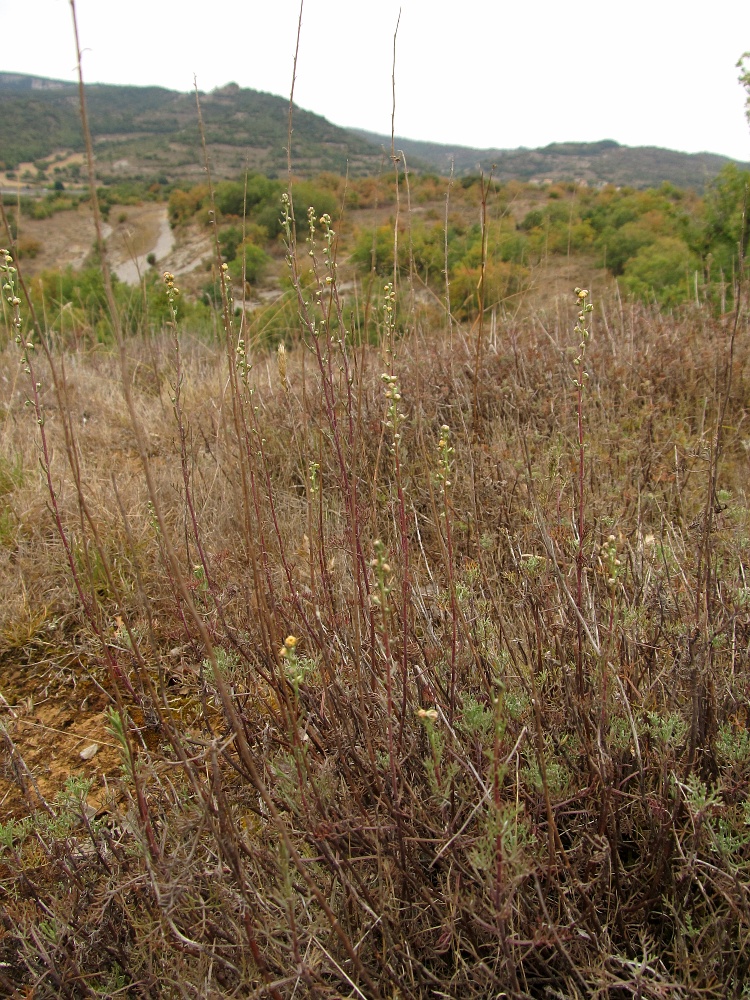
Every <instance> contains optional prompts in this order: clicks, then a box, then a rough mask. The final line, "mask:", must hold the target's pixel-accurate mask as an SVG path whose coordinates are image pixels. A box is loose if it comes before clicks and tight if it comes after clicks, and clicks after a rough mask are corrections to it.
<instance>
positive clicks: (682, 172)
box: [352, 129, 750, 190]
mask: <svg viewBox="0 0 750 1000" xmlns="http://www.w3.org/2000/svg"><path fill="white" fill-rule="evenodd" d="M352 132H353V134H354V135H356V136H358V137H359V138H361V139H366V140H367V141H368V142H371V143H373V144H374V145H378V146H381V147H382V148H384V149H386V150H387V151H388V152H389V153H390V149H391V138H390V136H384V135H377V134H376V133H374V132H365V131H363V130H361V129H352ZM396 149H399V150H403V152H404V154H405V156H406V158H407V162H408V163H409V164H411V162H412V161H416V162H420V163H422V164H426V165H429V167H430V168H431V169H432V170H436V171H438V172H439V173H442V174H447V173H449V172H450V169H451V163H452V164H453V171H454V173H455V174H456V175H457V176H459V177H461V176H466V175H469V174H477V173H479V171H480V170H483V171H484V172H485V173H489V171H490V170H492V174H493V176H494V177H496V178H497V179H498V180H500V181H508V180H521V181H535V182H537V183H542V182H544V181H553V182H556V181H586V182H587V183H588V184H591V185H600V184H616V185H623V186H624V185H628V186H630V187H637V188H646V187H658V186H659V185H660V184H662V183H663V182H664V181H669V182H670V183H671V184H675V185H676V186H677V187H686V188H694V189H696V190H702V188H703V187H704V186H705V185H706V183H707V182H708V181H710V180H711V179H712V178H714V177H716V176H717V174H718V173H719V172H720V171H721V169H722V167H725V166H726V165H727V164H728V163H731V162H733V161H732V160H730V159H729V158H727V157H726V156H719V155H717V154H715V153H678V152H676V151H675V150H671V149H659V148H658V147H656V146H621V145H620V144H619V143H617V142H615V141H614V140H612V139H604V140H602V141H601V142H556V143H552V144H551V145H549V146H544V147H543V148H541V149H473V148H470V147H467V146H450V145H441V144H440V143H435V142H419V141H416V140H413V139H404V138H401V137H397V138H396ZM739 165H740V166H741V167H742V168H743V169H750V164H747V163H743V164H739Z"/></svg>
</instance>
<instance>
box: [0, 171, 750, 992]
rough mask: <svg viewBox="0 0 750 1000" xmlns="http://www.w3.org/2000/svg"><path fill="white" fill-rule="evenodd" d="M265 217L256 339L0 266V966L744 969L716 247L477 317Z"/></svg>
mask: <svg viewBox="0 0 750 1000" xmlns="http://www.w3.org/2000/svg"><path fill="white" fill-rule="evenodd" d="M92 187H93V184H92ZM285 197H286V196H285ZM290 212H291V205H290V203H289V201H284V203H283V206H282V217H283V229H284V237H285V241H286V247H287V264H286V266H287V267H288V272H289V276H290V286H289V287H290V292H288V293H287V295H286V296H285V299H284V301H285V303H286V306H285V311H284V312H281V313H279V314H278V317H277V325H276V327H275V332H276V333H277V334H278V333H279V331H281V332H282V333H283V335H284V337H283V340H282V341H281V342H280V345H281V346H280V347H279V349H278V350H277V351H270V350H269V349H268V348H267V347H264V346H263V344H262V343H256V342H255V341H253V340H252V338H251V336H250V331H251V330H252V329H255V328H254V327H252V325H248V324H249V323H250V320H248V319H247V317H246V316H245V315H244V313H243V312H242V311H241V310H240V311H239V312H238V313H235V309H234V304H233V303H232V302H231V300H230V293H231V289H230V285H229V283H228V280H227V265H226V264H225V265H223V266H221V265H219V260H220V258H218V259H217V267H216V273H217V275H221V277H220V279H219V280H220V293H221V295H220V299H221V309H222V313H223V324H222V326H221V329H220V333H219V334H218V335H217V336H214V337H213V338H211V337H210V336H209V335H208V334H204V335H201V336H198V335H196V333H195V331H194V330H192V329H190V327H189V325H188V324H187V323H186V322H185V321H183V320H181V318H180V301H181V300H180V296H179V294H178V291H177V289H176V288H175V280H174V278H173V276H172V275H169V274H168V275H165V288H164V292H163V295H164V296H165V297H164V298H162V302H161V305H162V310H163V312H162V315H165V316H167V317H168V320H167V322H165V323H164V324H163V328H162V330H161V331H160V332H159V333H157V334H153V333H152V332H151V328H150V325H149V324H148V323H147V321H146V319H143V320H142V321H139V322H141V326H140V332H139V333H136V334H135V335H129V334H128V335H126V334H125V333H123V326H124V323H123V319H122V316H121V314H120V311H119V310H118V308H117V300H116V298H115V295H114V294H113V293H112V290H111V286H109V283H108V280H107V274H106V262H105V265H104V280H103V290H104V294H105V295H106V297H107V300H108V302H109V307H110V338H111V341H112V342H113V346H111V347H104V346H101V345H100V346H98V347H91V346H90V341H88V340H86V339H81V340H79V341H77V342H76V343H70V342H66V341H65V340H64V339H63V338H62V337H61V336H60V334H59V330H58V332H57V333H56V332H55V331H54V330H53V329H52V327H48V326H47V325H46V323H45V319H44V313H43V312H42V311H41V310H38V311H35V310H34V302H35V300H34V297H33V296H29V297H28V298H27V297H26V296H25V294H24V287H23V282H22V281H21V279H22V274H21V273H19V272H18V271H16V270H15V269H14V268H15V263H14V262H13V261H12V260H11V255H10V254H6V253H4V254H3V256H2V258H1V259H0V265H1V266H2V267H3V278H4V287H3V299H2V301H3V317H4V322H5V329H6V330H7V337H6V343H5V346H4V348H3V351H2V354H1V355H0V385H1V387H2V398H1V400H0V402H1V405H2V410H1V411H0V414H1V422H0V443H1V449H0V585H1V586H2V589H3V594H4V602H3V605H2V609H0V663H2V668H3V669H2V683H1V684H0V694H1V695H2V698H1V699H0V766H1V767H2V772H0V821H1V822H0V886H1V887H2V896H0V990H2V991H4V992H5V994H6V995H8V996H11V997H14V998H19V1000H20V998H22V997H32V996H33V997H35V998H52V997H65V998H71V1000H73V998H78V997H97V996H100V997H101V996H105V997H115V996H127V997H143V998H153V997H165V998H167V997H169V998H171V997H175V998H177V997H179V998H191V997H195V998H204V997H205V998H220V997H232V996H236V997H272V998H274V1000H280V998H284V1000H286V998H289V1000H292V998H294V997H297V996H302V995H308V996H311V997H317V998H321V1000H322V998H324V997H330V998H338V997H347V998H348V997H351V998H354V997H359V998H367V1000H375V998H380V997H382V998H385V997H389V998H390V997H400V998H412V997H413V998H418V997H425V998H427V997H455V998H459V997H460V998H462V1000H463V998H471V997H476V998H486V997H499V996H507V997H514V998H523V997H559V998H569V997H576V998H578V997H580V998H583V997H602V998H603V997H608V998H615V1000H620V998H623V1000H624V998H626V997H639V998H652V1000H662V998H688V997H696V996H700V997H707V998H710V997H716V998H719V997H726V996H730V997H735V998H740V997H746V996H747V995H748V992H747V988H746V986H745V983H746V981H747V979H748V961H749V954H748V934H749V933H750V889H749V886H748V881H749V876H750V832H749V828H750V809H749V808H748V805H747V800H748V781H749V780H750V779H749V777H748V776H749V774H750V771H749V769H748V764H750V732H748V722H749V718H748V708H747V705H748V680H749V678H748V652H749V651H750V585H748V582H747V579H746V569H745V565H744V563H745V561H746V559H747V552H748V538H749V536H750V504H748V497H747V463H748V440H747V439H746V437H745V435H746V430H745V421H746V413H747V410H746V407H747V400H748V397H749V394H750V354H749V352H748V332H749V331H748V313H747V310H746V308H745V307H744V305H743V303H744V298H743V295H741V294H740V292H741V290H742V289H741V285H742V279H741V277H738V279H737V284H736V286H735V288H734V293H733V296H732V301H733V303H734V309H733V311H732V312H731V314H728V315H725V316H723V317H719V318H717V317H716V314H715V311H712V310H711V306H710V305H709V304H703V305H699V304H695V305H685V306H682V307H680V309H679V310H675V311H673V312H672V313H669V314H668V313H666V312H660V311H658V310H657V309H656V308H655V307H654V308H648V307H646V306H643V305H638V304H625V303H623V301H622V300H621V299H620V298H619V296H618V295H617V294H616V292H615V293H612V294H611V295H609V296H608V297H607V298H606V300H605V299H604V298H601V299H600V300H598V301H594V302H593V306H594V308H593V311H591V310H590V308H589V306H590V304H591V296H590V295H589V293H588V292H583V291H581V290H580V289H577V290H576V291H577V295H574V294H570V295H569V296H568V297H566V298H565V299H562V300H560V299H558V300H556V301H555V302H554V308H551V309H546V308H545V309H543V308H541V307H537V308H534V307H533V305H531V304H528V307H527V308H526V309H525V310H523V311H519V312H517V313H515V314H510V313H506V312H504V311H503V309H502V307H500V308H497V309H495V310H494V311H492V313H491V315H490V314H489V313H488V312H487V310H485V308H484V307H485V305H486V301H485V298H484V293H485V277H486V272H487V267H486V264H487V261H486V258H485V257H484V256H481V259H480V260H479V262H478V265H477V266H478V273H479V275H480V281H479V284H478V285H477V286H475V288H476V298H477V303H478V307H479V310H478V313H476V314H475V316H474V317H472V316H469V317H468V318H467V320H466V322H463V323H462V322H458V321H457V320H456V318H455V317H453V316H450V315H446V314H445V312H444V311H443V310H442V309H441V307H440V297H439V295H429V296H428V295H423V294H418V291H419V289H417V288H416V287H415V285H414V283H413V282H414V274H413V269H410V274H411V278H412V283H410V282H409V280H408V279H405V280H403V282H402V286H401V287H400V288H399V289H397V290H396V291H394V289H393V286H392V285H391V284H390V283H389V282H384V281H383V280H382V279H380V278H377V279H374V280H372V281H371V282H370V283H369V284H367V283H365V286H364V287H363V286H362V285H361V284H358V283H357V282H356V281H354V282H353V284H352V286H351V287H349V288H347V290H346V295H347V296H348V298H347V299H346V300H345V299H344V298H343V296H344V290H343V289H341V288H340V285H339V281H338V277H337V268H336V261H335V256H336V237H335V234H334V233H333V231H332V230H331V228H330V227H331V222H330V219H329V218H328V217H327V216H326V215H323V217H321V218H320V219H318V218H316V217H315V213H314V212H313V213H311V214H310V216H309V217H308V222H309V224H310V227H312V228H313V229H314V231H311V232H310V235H309V237H308V238H307V242H306V241H305V229H306V227H305V224H304V208H303V206H301V205H298V206H297V224H296V227H295V223H294V220H293V217H292V216H291V215H290V214H289V213H290ZM297 230H298V231H299V245H298V242H297V239H298V238H297ZM396 232H398V229H397V230H396ZM7 233H8V236H9V235H10V230H9V229H8V230H7ZM8 242H9V243H10V240H9V241H8ZM480 243H481V246H482V247H484V246H486V240H485V239H484V234H482V239H481V241H480ZM220 249H221V248H220V246H217V250H218V251H219V252H220ZM481 253H482V255H484V253H485V251H484V250H482V251H481ZM394 257H395V259H396V260H398V253H394ZM740 263H741V255H740ZM567 266H570V261H569V260H568V262H567ZM739 274H740V275H741V269H740V271H739ZM746 291H747V290H746V289H745V292H746ZM446 295H447V298H448V301H450V295H449V294H448V292H446ZM696 297H697V295H696ZM144 299H145V291H144ZM352 299H353V300H354V301H355V303H356V308H349V303H350V302H351V300H352ZM486 312H487V314H485V313H486ZM133 315H135V314H133ZM151 315H152V318H153V313H152V314H151ZM187 315H189V313H187ZM353 320H356V322H353ZM137 325H138V324H137V323H136V326H137ZM362 331H365V333H366V335H364V334H363V333H362ZM87 345H89V346H87ZM19 361H20V365H19Z"/></svg>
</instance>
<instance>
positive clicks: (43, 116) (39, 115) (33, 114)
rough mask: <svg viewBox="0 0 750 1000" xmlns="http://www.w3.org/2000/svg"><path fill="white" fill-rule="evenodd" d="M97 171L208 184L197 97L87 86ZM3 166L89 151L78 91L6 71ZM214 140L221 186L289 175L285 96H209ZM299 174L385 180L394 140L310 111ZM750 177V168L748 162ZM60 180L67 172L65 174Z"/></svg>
mask: <svg viewBox="0 0 750 1000" xmlns="http://www.w3.org/2000/svg"><path fill="white" fill-rule="evenodd" d="M86 96H87V102H88V110H89V120H90V123H91V129H92V133H93V136H94V141H95V145H96V155H97V170H98V172H99V174H100V176H101V177H102V178H103V179H106V178H108V177H109V178H125V177H139V178H141V179H143V178H152V177H159V178H161V179H162V180H169V181H173V180H180V179H192V180H198V179H201V178H202V177H203V162H202V154H201V145H200V136H199V131H198V120H197V113H196V103H195V96H194V95H193V94H189V93H182V92H178V91H173V90H167V89H166V88H164V87H133V86H115V85H111V84H87V86H86ZM0 99H1V100H2V111H1V112H0V166H2V165H4V166H5V167H6V168H8V169H15V167H16V166H17V165H18V164H19V163H27V162H31V163H35V164H37V166H38V167H40V168H41V169H42V171H44V169H46V168H48V167H52V166H53V162H52V161H53V158H54V157H55V156H56V155H57V156H58V158H59V154H60V153H62V152H80V151H81V150H82V149H83V136H82V134H81V126H80V119H79V111H78V86H77V84H75V83H71V82H67V81H63V80H48V79H45V78H42V77H35V76H28V75H25V74H22V73H9V72H0ZM200 100H201V107H202V111H203V119H204V123H205V131H206V141H207V144H208V146H209V150H210V154H211V165H212V170H213V172H214V175H215V176H216V177H217V178H223V177H231V176H237V175H238V174H241V173H242V171H243V170H245V169H246V168H249V169H251V170H258V171H262V172H264V173H267V174H270V175H274V174H279V173H283V172H284V171H285V170H286V162H287V160H286V145H287V115H288V108H289V103H288V101H287V100H286V99H285V98H283V97H277V96H275V95H273V94H266V93H261V92H259V91H255V90H248V89H242V88H240V87H238V86H237V85H236V84H231V83H230V84H227V86H225V87H221V88H218V89H217V90H214V91H212V92H211V93H208V94H201V95H200ZM293 128H294V131H293V136H292V163H293V169H294V170H295V172H296V173H299V174H306V175H310V174H314V173H318V172H320V171H323V170H330V171H333V172H336V173H340V174H343V173H345V172H346V171H347V170H348V172H349V173H350V174H353V175H361V174H374V173H378V172H380V171H382V170H383V169H388V168H389V154H390V148H391V139H390V136H384V135H379V134H377V133H374V132H367V131H364V130H362V129H356V128H352V129H344V128H340V127H339V126H337V125H333V124H332V123H331V122H329V121H327V120H326V119H325V118H323V117H321V116H320V115H317V114H314V113H313V112H311V111H303V110H302V109H300V108H297V109H296V110H295V114H294V122H293ZM396 147H397V149H399V150H402V151H403V152H404V154H405V156H406V159H407V162H408V165H409V167H410V168H411V169H416V170H432V171H437V172H439V173H443V174H447V173H449V172H450V170H451V164H452V165H453V170H454V173H455V174H456V175H457V176H464V175H467V174H475V173H477V172H479V170H483V171H484V172H485V173H489V171H490V170H492V171H493V175H494V176H495V177H496V178H497V179H498V180H501V181H505V180H511V179H517V180H521V181H531V182H537V183H544V182H547V181H550V182H556V181H578V182H581V181H585V182H586V183H588V184H592V185H602V184H615V185H619V186H624V185H629V186H633V187H651V186H658V185H660V184H661V183H663V182H664V181H668V182H670V183H672V184H675V185H677V186H679V187H692V188H695V189H698V190H700V189H702V188H703V187H704V186H705V184H706V183H707V182H708V181H709V180H711V178H713V177H715V176H716V175H717V174H718V173H719V171H720V170H721V169H722V167H724V166H725V165H726V164H728V163H731V162H733V161H732V160H730V159H729V158H727V157H724V156H719V155H718V154H714V153H679V152H675V151H673V150H668V149H658V148H656V147H651V146H642V147H638V146H635V147H630V146H621V145H620V144H619V143H617V142H615V141H614V140H612V139H605V140H602V141H601V142H593V143H583V142H565V143H553V144H552V145H549V146H545V147H544V148H542V149H510V150H509V149H473V148H469V147H463V146H451V145H445V144H439V143H432V142H421V141H416V140H411V139H405V138H401V137H398V138H397V139H396ZM739 166H741V167H742V168H744V169H750V164H747V163H742V164H739ZM56 175H60V176H64V172H63V173H62V174H61V173H60V170H57V171H56Z"/></svg>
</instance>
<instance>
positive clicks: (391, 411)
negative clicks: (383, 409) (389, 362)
mask: <svg viewBox="0 0 750 1000" xmlns="http://www.w3.org/2000/svg"><path fill="white" fill-rule="evenodd" d="M380 377H381V379H382V380H383V384H384V386H385V398H386V400H387V402H388V416H387V418H386V421H385V426H386V427H388V428H390V429H391V430H392V431H393V446H392V448H393V451H396V450H397V449H398V446H399V444H400V442H401V424H402V423H403V422H404V420H405V419H406V414H404V413H403V412H402V411H401V410H400V409H399V403H400V402H401V390H400V389H399V385H398V376H397V375H389V374H388V373H387V372H384V373H383V374H382V375H381V376H380Z"/></svg>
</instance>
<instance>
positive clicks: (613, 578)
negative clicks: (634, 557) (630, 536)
mask: <svg viewBox="0 0 750 1000" xmlns="http://www.w3.org/2000/svg"><path fill="white" fill-rule="evenodd" d="M599 558H600V560H601V566H602V571H603V573H604V575H605V577H606V580H607V586H608V587H614V586H615V584H616V583H617V576H618V574H619V572H620V566H621V565H622V563H621V562H620V560H619V559H618V557H617V539H616V538H615V536H614V535H610V536H609V538H607V540H606V542H603V543H602V546H601V548H600V549H599Z"/></svg>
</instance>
